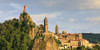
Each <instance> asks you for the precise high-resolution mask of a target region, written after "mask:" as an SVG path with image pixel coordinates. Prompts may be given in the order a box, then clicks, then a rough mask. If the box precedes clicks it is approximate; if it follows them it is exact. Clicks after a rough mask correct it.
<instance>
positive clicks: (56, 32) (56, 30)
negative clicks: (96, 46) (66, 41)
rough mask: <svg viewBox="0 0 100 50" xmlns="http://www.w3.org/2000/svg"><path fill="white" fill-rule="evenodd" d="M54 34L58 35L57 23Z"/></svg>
mask: <svg viewBox="0 0 100 50" xmlns="http://www.w3.org/2000/svg"><path fill="white" fill-rule="evenodd" d="M55 34H56V35H59V28H58V25H57V24H56V28H55Z"/></svg>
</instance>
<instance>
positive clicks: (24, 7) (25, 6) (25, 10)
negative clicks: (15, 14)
mask: <svg viewBox="0 0 100 50" xmlns="http://www.w3.org/2000/svg"><path fill="white" fill-rule="evenodd" d="M23 12H24V13H26V5H24V11H23Z"/></svg>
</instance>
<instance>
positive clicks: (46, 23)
mask: <svg viewBox="0 0 100 50" xmlns="http://www.w3.org/2000/svg"><path fill="white" fill-rule="evenodd" d="M44 32H48V19H47V17H45V19H44Z"/></svg>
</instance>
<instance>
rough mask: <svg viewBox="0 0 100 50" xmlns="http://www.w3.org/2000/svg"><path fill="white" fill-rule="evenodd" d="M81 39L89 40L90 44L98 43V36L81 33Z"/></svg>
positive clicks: (99, 35)
mask: <svg viewBox="0 0 100 50" xmlns="http://www.w3.org/2000/svg"><path fill="white" fill-rule="evenodd" d="M82 35H83V38H84V39H87V40H89V41H90V42H91V43H100V34H95V33H82Z"/></svg>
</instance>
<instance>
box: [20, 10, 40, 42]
mask: <svg viewBox="0 0 100 50" xmlns="http://www.w3.org/2000/svg"><path fill="white" fill-rule="evenodd" d="M19 19H20V21H22V22H23V21H26V23H27V24H28V25H30V27H31V28H30V31H29V36H30V38H31V40H33V39H34V37H35V35H36V33H37V32H38V28H37V25H36V24H35V23H34V22H33V21H32V19H31V17H30V16H29V14H28V13H26V12H23V13H21V15H20V18H19Z"/></svg>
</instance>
